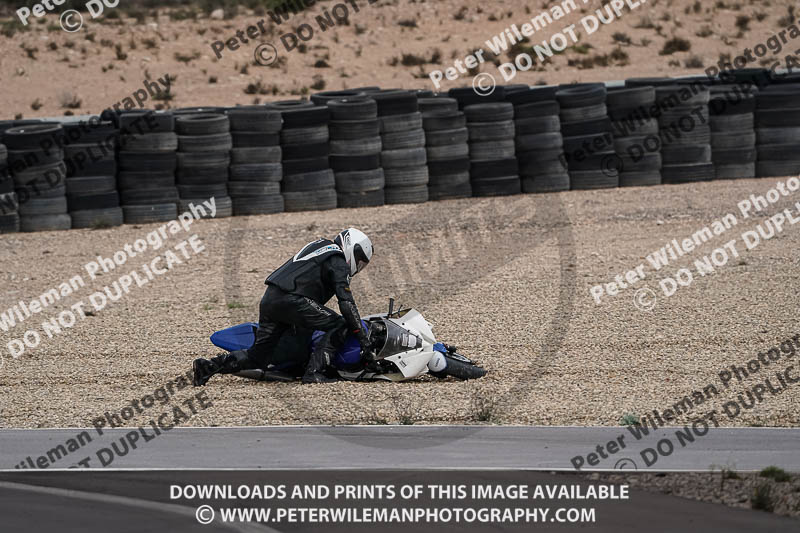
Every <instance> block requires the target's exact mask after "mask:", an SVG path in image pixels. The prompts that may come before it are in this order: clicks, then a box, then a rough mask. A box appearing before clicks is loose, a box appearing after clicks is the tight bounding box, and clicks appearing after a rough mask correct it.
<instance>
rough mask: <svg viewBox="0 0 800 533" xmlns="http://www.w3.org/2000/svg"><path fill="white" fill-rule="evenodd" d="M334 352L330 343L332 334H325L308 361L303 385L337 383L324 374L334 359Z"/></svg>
mask: <svg viewBox="0 0 800 533" xmlns="http://www.w3.org/2000/svg"><path fill="white" fill-rule="evenodd" d="M333 355H334V350H333V346H331V343H330V333H328V334H325V336H324V337H322V339H320V342H319V344H317V346H316V347H315V348H314V351H313V352H311V358H310V359H309V360H308V366H307V367H306V373H305V374H303V383H335V382H336V381H338V380H337V379H331V378H329V377H327V376H326V375H325V374H323V373H322V371H323V370H325V367H327V366H328V365H329V364H331V359H332V358H333Z"/></svg>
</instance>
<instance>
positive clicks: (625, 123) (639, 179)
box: [606, 85, 661, 187]
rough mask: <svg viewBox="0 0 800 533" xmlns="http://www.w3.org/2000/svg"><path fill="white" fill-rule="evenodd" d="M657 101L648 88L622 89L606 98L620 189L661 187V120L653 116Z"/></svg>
mask: <svg viewBox="0 0 800 533" xmlns="http://www.w3.org/2000/svg"><path fill="white" fill-rule="evenodd" d="M655 101H656V91H655V88H653V87H652V86H648V85H641V86H639V87H619V88H615V89H610V90H609V91H608V93H607V94H606V107H607V108H608V116H609V119H610V120H611V130H610V131H611V133H612V135H613V137H614V152H615V153H616V156H617V159H616V162H615V163H616V166H617V169H618V171H619V186H620V187H643V186H649V185H659V184H660V183H661V138H660V137H659V135H658V119H656V118H654V117H653V116H652V115H651V114H650V112H649V109H650V108H652V106H653V104H654V103H655Z"/></svg>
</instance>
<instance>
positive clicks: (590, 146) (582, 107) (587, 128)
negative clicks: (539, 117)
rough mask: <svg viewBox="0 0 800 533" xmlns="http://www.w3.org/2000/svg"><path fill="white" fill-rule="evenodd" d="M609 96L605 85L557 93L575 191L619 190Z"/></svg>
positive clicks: (566, 88) (567, 88)
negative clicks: (607, 99)
mask: <svg viewBox="0 0 800 533" xmlns="http://www.w3.org/2000/svg"><path fill="white" fill-rule="evenodd" d="M606 92H607V91H606V87H605V85H603V84H602V83H586V84H577V85H567V86H561V87H560V88H559V90H558V91H557V92H556V99H557V100H558V104H559V106H560V112H559V117H560V120H561V135H562V136H563V138H564V156H565V158H566V161H567V167H568V170H569V181H570V188H571V189H576V190H577V189H604V188H608V187H618V186H619V164H618V162H619V160H618V159H617V153H616V151H615V149H614V135H613V134H612V133H611V123H610V121H609V118H608V109H607V108H606Z"/></svg>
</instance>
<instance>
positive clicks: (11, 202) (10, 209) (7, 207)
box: [0, 144, 19, 233]
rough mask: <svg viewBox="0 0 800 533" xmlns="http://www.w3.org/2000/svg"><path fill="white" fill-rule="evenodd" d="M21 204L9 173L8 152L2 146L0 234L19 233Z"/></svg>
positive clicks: (0, 154) (0, 153)
mask: <svg viewBox="0 0 800 533" xmlns="http://www.w3.org/2000/svg"><path fill="white" fill-rule="evenodd" d="M18 209H19V202H18V201H17V194H16V193H15V192H14V180H13V178H12V177H11V174H10V173H9V171H8V150H7V149H6V147H5V145H4V144H0V233H16V232H18V231H19V212H18Z"/></svg>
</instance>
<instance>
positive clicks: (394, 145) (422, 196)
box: [369, 89, 429, 204]
mask: <svg viewBox="0 0 800 533" xmlns="http://www.w3.org/2000/svg"><path fill="white" fill-rule="evenodd" d="M369 96H370V97H371V98H372V99H374V100H375V103H376V104H377V111H378V123H379V125H380V141H381V143H380V144H381V146H380V159H381V167H382V168H383V176H384V182H385V186H384V191H383V194H384V201H385V203H387V204H418V203H422V202H427V201H428V199H429V196H428V181H429V174H428V156H427V152H426V151H425V130H424V128H423V123H422V113H420V112H419V102H418V101H417V95H416V93H415V92H413V91H406V90H402V89H387V90H383V91H373V92H371V93H369Z"/></svg>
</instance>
